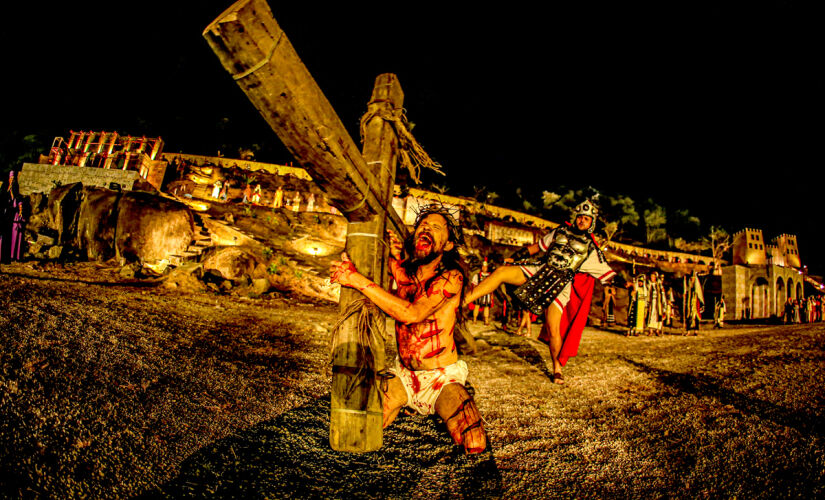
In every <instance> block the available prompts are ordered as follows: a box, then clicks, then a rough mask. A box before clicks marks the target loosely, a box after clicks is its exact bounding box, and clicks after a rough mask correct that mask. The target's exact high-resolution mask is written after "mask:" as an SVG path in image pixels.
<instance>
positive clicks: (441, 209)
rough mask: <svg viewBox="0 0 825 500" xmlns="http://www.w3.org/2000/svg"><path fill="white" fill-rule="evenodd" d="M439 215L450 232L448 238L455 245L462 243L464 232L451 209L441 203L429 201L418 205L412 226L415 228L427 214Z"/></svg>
mask: <svg viewBox="0 0 825 500" xmlns="http://www.w3.org/2000/svg"><path fill="white" fill-rule="evenodd" d="M433 214H436V215H440V216H442V217H444V220H446V221H447V230H448V231H449V233H450V238H451V239H452V240H453V242H454V243H455V244H456V245H459V246H461V245H464V233H463V232H462V231H461V227H460V226H459V225H458V222H456V220H455V218H454V217H453V215H452V213H451V210H450V209H449V208H448V207H446V206H444V205H443V204H441V203H431V204H429V205H426V206H423V207H420V208H419V209H418V210H417V211H416V217H415V224H413V228H417V227H418V225H419V224H421V221H422V220H424V218H426V217H427V216H428V215H433Z"/></svg>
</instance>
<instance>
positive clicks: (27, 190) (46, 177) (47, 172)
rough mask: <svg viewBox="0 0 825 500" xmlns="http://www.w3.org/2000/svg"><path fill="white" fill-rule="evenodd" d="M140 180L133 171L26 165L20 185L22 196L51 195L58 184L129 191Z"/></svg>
mask: <svg viewBox="0 0 825 500" xmlns="http://www.w3.org/2000/svg"><path fill="white" fill-rule="evenodd" d="M138 178H139V176H138V173H137V172H135V171H133V170H115V169H104V168H94V167H74V166H66V165H41V164H38V163H24V164H23V169H22V170H21V171H20V175H19V177H18V183H19V185H20V193H21V194H25V195H28V194H31V193H49V192H50V191H51V190H52V188H54V187H55V185H56V183H58V182H59V183H60V185H66V184H72V183H74V182H80V183H83V185H84V186H97V187H104V188H109V187H110V185H111V184H112V183H115V184H119V185H120V189H122V190H124V191H129V190H131V189H132V187H133V186H134V184H135V181H136V180H137V179H138Z"/></svg>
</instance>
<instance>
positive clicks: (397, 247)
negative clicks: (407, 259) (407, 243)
mask: <svg viewBox="0 0 825 500" xmlns="http://www.w3.org/2000/svg"><path fill="white" fill-rule="evenodd" d="M387 236H389V238H390V255H392V258H393V259H395V260H401V255H402V253H403V251H404V243H403V242H402V241H401V238H399V237H398V235H397V234H395V231H393V230H392V229H387Z"/></svg>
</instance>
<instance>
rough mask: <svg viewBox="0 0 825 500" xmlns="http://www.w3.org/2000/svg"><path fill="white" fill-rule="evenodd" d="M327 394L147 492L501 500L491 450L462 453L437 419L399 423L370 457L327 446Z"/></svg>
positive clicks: (192, 462) (214, 450) (194, 460)
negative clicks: (490, 499) (379, 448)
mask: <svg viewBox="0 0 825 500" xmlns="http://www.w3.org/2000/svg"><path fill="white" fill-rule="evenodd" d="M329 412H330V403H329V396H326V397H324V398H322V399H318V400H314V401H312V402H310V403H308V404H306V405H304V406H301V407H299V408H296V409H294V410H292V411H289V412H287V413H285V414H283V415H281V416H279V417H277V418H275V419H272V420H269V421H267V422H263V423H260V424H258V425H256V426H254V427H251V428H249V429H246V430H244V431H242V432H240V433H237V434H235V435H233V436H231V437H228V438H226V439H223V440H221V441H219V442H216V443H214V444H213V445H211V446H209V447H205V448H202V449H201V450H199V451H198V452H197V453H195V454H194V455H192V456H191V457H189V458H188V459H187V460H186V461H184V463H183V464H182V466H181V472H180V475H179V476H178V477H177V478H175V479H173V480H172V481H170V482H169V483H167V484H164V485H162V486H161V487H160V491H158V490H153V491H149V492H146V493H145V494H144V497H145V498H154V497H157V496H158V495H165V496H168V497H175V498H177V497H188V496H196V497H204V496H210V497H214V496H217V497H234V498H250V497H255V498H260V497H269V498H287V497H289V498H295V497H298V498H351V497H355V498H387V497H390V498H408V497H411V496H415V497H419V498H420V497H426V498H441V497H448V496H449V497H472V498H489V497H499V496H500V495H501V491H502V486H501V475H500V473H499V471H498V469H497V468H496V464H495V458H494V456H493V453H492V451H490V450H488V451H487V452H485V453H482V454H480V455H470V456H468V455H465V454H464V453H463V451H462V449H461V448H459V447H457V446H454V445H453V443H452V440H451V439H450V437H449V435H448V434H447V432H446V429H445V428H444V426H443V424H442V423H441V421H440V420H439V419H437V418H426V417H421V416H418V415H415V416H405V415H401V416H399V417H398V419H397V420H396V422H394V423H393V425H392V426H390V427H389V428H388V429H386V430H385V431H384V446H383V448H382V449H381V450H379V451H377V452H372V453H364V454H355V453H343V452H336V451H333V450H332V449H331V448H330V446H329Z"/></svg>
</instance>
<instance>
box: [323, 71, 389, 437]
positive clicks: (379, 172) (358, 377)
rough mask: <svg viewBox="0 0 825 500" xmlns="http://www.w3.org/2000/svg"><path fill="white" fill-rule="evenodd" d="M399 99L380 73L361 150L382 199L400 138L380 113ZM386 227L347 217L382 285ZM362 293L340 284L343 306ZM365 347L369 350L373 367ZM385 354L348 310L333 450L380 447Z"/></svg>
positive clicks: (353, 238) (337, 371)
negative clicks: (363, 334)
mask: <svg viewBox="0 0 825 500" xmlns="http://www.w3.org/2000/svg"><path fill="white" fill-rule="evenodd" d="M403 103H404V93H403V92H402V90H401V85H400V84H399V82H398V78H397V77H396V76H395V75H392V74H384V75H379V76H378V78H376V80H375V86H374V88H373V93H372V99H371V100H370V103H369V105H368V111H367V113H368V116H371V117H372V118H370V119H369V121H368V122H367V123H366V124H365V137H364V150H363V153H362V154H363V157H364V160H366V163H367V165H368V166H369V167H370V168H371V169H372V173H373V176H374V177H375V179H377V183H378V184H377V185H375V186H374V187H375V191H376V192H378V193H380V194H379V196H381V201H382V202H384V203H385V204H386V205H389V204H390V203H391V202H392V190H393V185H394V180H395V168H396V163H397V157H398V156H397V154H398V139H397V137H396V135H395V131H394V129H393V127H392V125H391V124H390V123H389V122H387V121H385V120H383V119H382V118H380V115H383V114H385V113H400V112H401V108H402V106H403ZM385 230H386V218H385V217H383V216H381V215H376V216H374V217H373V218H372V219H371V220H369V221H364V222H350V223H349V225H348V226H347V244H346V250H347V254H348V255H349V257H350V259H351V260H352V262H353V263H354V264H355V267H356V268H357V269H358V271H359V272H360V273H361V274H363V275H364V276H366V277H368V278H370V279H372V280H373V281H375V282H376V283H379V284H381V285H382V286H385V287H386V285H387V284H388V281H389V280H388V274H387V272H386V262H387V258H388V255H389V248H388V247H387V245H386V244H384V243H383V240H384V232H385ZM362 297H363V296H362V295H361V293H360V292H358V291H357V290H354V289H352V288H342V289H341V299H340V302H339V307H340V309H341V311H342V312H343V311H346V310H347V309H348V308H349V307H350V304H352V303H353V302H354V301H356V300H358V299H361V298H362ZM381 317H382V318H383V314H382V315H381ZM382 321H383V320H382ZM365 349H369V350H370V352H369V356H370V357H372V359H373V363H372V369H370V363H369V361H368V359H366V358H367V353H366V350H365ZM384 358H385V352H384V339H383V338H379V337H378V336H373V337H372V339H371V341H370V342H369V345H364V343H363V340H362V338H361V332H359V326H358V319H357V318H356V317H354V316H351V317H350V318H349V319H347V320H346V321H345V322H344V323H343V324H342V325H341V327H340V329H339V330H338V335H337V337H336V338H335V344H334V345H333V346H332V388H331V390H330V402H331V404H330V406H331V411H330V423H329V442H330V446H331V447H332V448H333V449H334V450H338V451H350V452H366V451H375V450H378V449H380V448H381V445H382V441H383V434H382V424H383V418H382V416H383V415H382V411H383V405H382V397H381V391H380V384H381V377H380V374H379V373H376V372H377V371H379V370H381V369H382V368H385V359H384Z"/></svg>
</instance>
